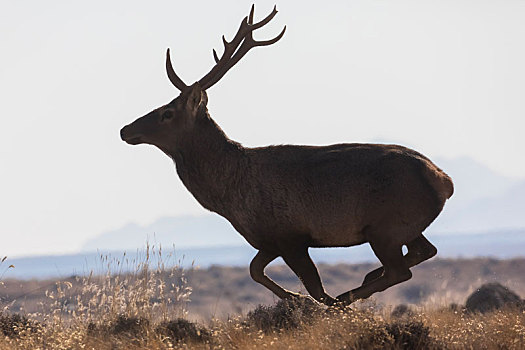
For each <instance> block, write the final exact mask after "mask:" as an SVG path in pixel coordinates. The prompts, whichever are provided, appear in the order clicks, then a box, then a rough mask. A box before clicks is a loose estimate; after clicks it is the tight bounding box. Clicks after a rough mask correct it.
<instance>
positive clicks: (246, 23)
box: [166, 5, 286, 91]
mask: <svg viewBox="0 0 525 350" xmlns="http://www.w3.org/2000/svg"><path fill="white" fill-rule="evenodd" d="M254 11H255V5H252V8H251V10H250V15H249V16H247V17H244V18H243V20H242V22H241V25H240V27H239V30H238V31H237V34H235V37H234V38H233V40H232V41H231V42H228V41H227V40H226V38H225V37H224V35H223V36H222V41H223V43H224V53H223V54H222V57H221V58H220V59H219V57H218V56H217V52H216V51H215V49H214V50H213V58H214V59H215V63H216V64H215V66H213V68H212V69H211V70H210V71H209V72H208V74H206V75H205V76H204V77H203V78H202V79H200V80H199V81H198V83H199V85H200V86H201V87H202V89H203V90H206V89H208V88H210V87H212V86H213V85H215V83H217V82H218V81H219V80H220V79H221V78H222V77H223V76H224V74H226V72H227V71H229V70H230V68H231V67H233V66H234V65H235V64H236V63H237V62H239V60H240V59H241V58H242V57H243V56H244V55H246V53H247V52H248V51H250V49H251V48H253V47H257V46H268V45H271V44H274V43H276V42H277V41H279V40H280V39H281V38H282V37H283V35H284V32H285V31H286V26H284V28H283V30H282V31H281V33H280V34H279V35H277V36H276V37H275V38H273V39H271V40H264V41H257V40H254V39H253V36H252V33H253V31H254V30H255V29H259V28H261V27H262V26H264V25H265V24H267V23H268V22H270V21H271V20H272V18H274V17H275V15H276V14H277V7H276V6H274V8H273V11H272V12H271V13H270V14H269V15H268V16H266V18H264V19H263V20H262V21H260V22H257V23H255V24H254V23H253V13H254ZM166 71H167V73H168V78H169V79H170V81H171V83H172V84H173V85H175V87H176V88H177V89H179V90H180V91H185V90H187V89H188V86H187V85H186V84H185V83H184V82H183V81H182V79H181V78H179V76H178V75H177V74H176V73H175V70H174V69H173V66H172V64H171V59H170V49H168V51H167V52H166Z"/></svg>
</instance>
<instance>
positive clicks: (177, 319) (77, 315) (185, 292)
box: [0, 247, 525, 350]
mask: <svg viewBox="0 0 525 350" xmlns="http://www.w3.org/2000/svg"><path fill="white" fill-rule="evenodd" d="M152 257H155V259H152ZM127 259H128V258H127V257H126V256H123V257H121V258H120V259H112V258H110V257H107V256H105V257H101V261H102V263H103V264H104V266H105V269H106V271H105V273H103V274H100V275H97V274H94V273H92V274H90V275H88V276H86V277H81V278H78V283H76V284H73V283H71V282H69V281H60V282H57V284H56V285H55V286H54V287H53V288H52V289H50V290H49V291H48V292H47V293H46V294H47V301H46V302H43V303H42V305H41V309H42V311H41V312H38V313H33V314H29V315H26V316H27V318H24V317H20V316H18V315H16V314H10V313H9V311H8V310H6V311H4V312H3V313H0V349H97V350H98V349H102V350H103V349H385V348H389V349H524V348H525V312H524V311H523V310H522V309H518V308H514V309H507V310H498V311H494V312H490V313H487V314H469V313H466V312H463V311H461V310H460V309H459V308H455V309H454V308H438V307H434V308H433V307H431V306H428V305H426V306H424V307H421V308H419V309H414V310H412V312H409V313H405V314H401V315H398V316H396V317H394V316H392V315H391V309H390V308H385V307H381V306H380V305H375V304H374V302H373V301H363V302H358V303H356V304H355V305H353V306H352V308H346V309H344V310H343V309H326V308H324V307H320V306H317V305H316V304H314V303H312V302H311V301H309V299H304V300H303V299H301V300H297V301H281V302H279V303H277V304H276V305H274V306H259V307H257V308H256V309H254V310H252V311H251V312H249V313H247V314H246V315H237V316H234V317H230V318H229V319H227V320H222V321H220V320H212V321H209V322H208V323H207V324H206V325H199V324H195V323H192V322H190V321H187V319H186V317H187V313H186V304H187V302H188V301H189V298H190V295H191V288H190V287H189V286H188V285H187V282H186V279H185V271H184V270H183V269H181V268H179V267H178V266H177V265H174V266H170V265H169V264H165V263H164V262H163V261H164V260H165V259H164V258H163V257H162V250H161V249H157V250H155V249H150V248H149V247H147V249H146V252H145V254H144V255H143V257H142V260H140V259H130V260H127ZM152 261H157V263H155V266H152ZM123 264H129V265H132V266H135V268H134V271H133V272H131V273H130V272H124V271H128V270H127V269H126V268H123ZM166 276H167V277H166Z"/></svg>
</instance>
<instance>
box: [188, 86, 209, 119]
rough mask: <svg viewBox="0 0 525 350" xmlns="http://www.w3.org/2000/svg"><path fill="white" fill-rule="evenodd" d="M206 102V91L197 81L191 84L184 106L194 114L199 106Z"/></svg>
mask: <svg viewBox="0 0 525 350" xmlns="http://www.w3.org/2000/svg"><path fill="white" fill-rule="evenodd" d="M207 103H208V95H206V91H204V90H202V88H201V86H200V85H199V83H195V84H193V86H192V87H191V91H190V94H189V95H188V100H187V101H186V108H188V110H189V111H190V112H191V114H192V115H196V114H197V111H198V110H199V108H200V107H201V106H203V107H206V104H207Z"/></svg>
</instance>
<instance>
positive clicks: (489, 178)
mask: <svg viewBox="0 0 525 350" xmlns="http://www.w3.org/2000/svg"><path fill="white" fill-rule="evenodd" d="M436 163H437V164H438V165H439V166H440V167H442V169H443V170H445V171H446V172H447V173H448V174H449V175H450V176H451V177H452V180H453V181H454V195H453V196H452V198H451V199H450V200H449V201H448V202H447V203H446V204H445V209H444V210H443V212H442V213H441V214H440V216H439V217H438V219H437V220H436V221H435V222H434V223H433V224H432V225H431V226H430V228H429V231H432V232H441V233H446V232H464V233H468V232H483V231H494V230H502V229H511V228H525V201H523V199H522V198H525V197H524V196H525V180H518V179H513V178H509V177H505V176H502V175H499V174H497V173H496V172H494V171H492V170H490V169H488V168H486V167H485V166H483V165H482V164H480V163H478V162H475V161H473V160H472V159H470V158H459V159H454V160H442V159H438V160H436Z"/></svg>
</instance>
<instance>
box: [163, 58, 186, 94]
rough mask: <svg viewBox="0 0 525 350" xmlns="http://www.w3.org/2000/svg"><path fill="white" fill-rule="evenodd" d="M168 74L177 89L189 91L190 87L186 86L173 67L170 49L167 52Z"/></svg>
mask: <svg viewBox="0 0 525 350" xmlns="http://www.w3.org/2000/svg"><path fill="white" fill-rule="evenodd" d="M166 72H167V73H168V78H169V79H170V81H171V83H172V84H173V85H175V87H176V88H177V89H179V90H180V91H184V90H186V89H188V85H186V84H185V83H184V82H183V81H182V79H181V78H179V76H178V75H177V73H175V70H174V69H173V65H172V64H171V58H170V49H169V48H168V50H167V51H166Z"/></svg>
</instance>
